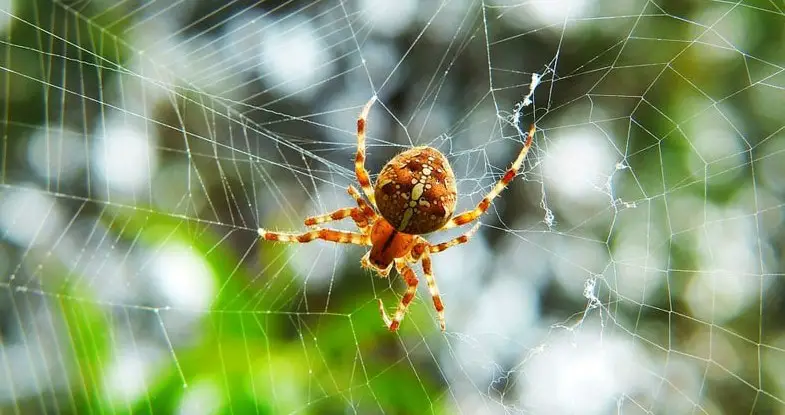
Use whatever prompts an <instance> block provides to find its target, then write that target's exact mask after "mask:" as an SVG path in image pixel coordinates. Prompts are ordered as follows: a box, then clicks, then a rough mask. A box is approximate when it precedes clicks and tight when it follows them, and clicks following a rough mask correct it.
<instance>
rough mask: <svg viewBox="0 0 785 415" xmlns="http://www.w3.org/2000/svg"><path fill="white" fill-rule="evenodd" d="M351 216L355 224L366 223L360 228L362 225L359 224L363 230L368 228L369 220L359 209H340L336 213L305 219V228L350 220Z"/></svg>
mask: <svg viewBox="0 0 785 415" xmlns="http://www.w3.org/2000/svg"><path fill="white" fill-rule="evenodd" d="M350 216H351V217H352V219H354V221H355V222H358V221H359V222H362V223H364V225H363V226H360V223H357V226H358V227H361V228H362V227H365V226H368V220H367V219H365V215H364V214H363V211H362V209H360V208H358V207H353V208H343V209H338V210H336V211H334V212H330V213H325V214H323V215H317V216H311V217H308V218H305V226H315V225H319V224H322V223H325V222H332V221H334V220H341V219H344V218H348V217H350Z"/></svg>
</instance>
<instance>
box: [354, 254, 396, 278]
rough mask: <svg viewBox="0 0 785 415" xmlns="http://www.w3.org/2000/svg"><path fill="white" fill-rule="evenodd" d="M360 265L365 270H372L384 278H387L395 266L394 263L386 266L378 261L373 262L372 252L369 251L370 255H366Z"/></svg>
mask: <svg viewBox="0 0 785 415" xmlns="http://www.w3.org/2000/svg"><path fill="white" fill-rule="evenodd" d="M360 264H361V265H362V267H363V268H370V269H372V270H374V271H376V273H377V274H379V275H380V276H382V277H386V276H387V275H389V274H390V271H391V270H392V265H393V264H392V261H390V262H388V263H386V264H385V263H383V262H380V261H379V260H378V259H374V260H371V252H370V251H368V253H366V254H365V256H363V257H362V259H361V260H360Z"/></svg>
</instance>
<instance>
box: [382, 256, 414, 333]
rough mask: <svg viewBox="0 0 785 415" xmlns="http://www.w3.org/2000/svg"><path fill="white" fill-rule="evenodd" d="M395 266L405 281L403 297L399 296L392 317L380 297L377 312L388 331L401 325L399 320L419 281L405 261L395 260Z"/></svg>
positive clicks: (401, 318)
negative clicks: (399, 300) (399, 299)
mask: <svg viewBox="0 0 785 415" xmlns="http://www.w3.org/2000/svg"><path fill="white" fill-rule="evenodd" d="M395 268H396V269H398V273H399V274H401V277H403V280H404V282H406V293H404V295H403V298H401V302H400V303H398V309H397V310H395V315H394V316H393V318H392V319H390V316H388V315H387V311H385V310H384V303H383V302H382V299H381V298H380V299H379V313H380V314H381V315H382V320H384V324H385V325H387V328H388V329H389V330H390V331H396V330H398V326H400V325H401V320H403V317H404V315H405V314H406V310H407V309H408V308H409V303H411V302H412V300H413V299H414V295H415V294H416V293H417V283H419V281H418V280H417V276H416V275H415V274H414V270H412V269H411V268H410V267H409V266H408V265H406V263H405V262H403V261H401V260H396V261H395Z"/></svg>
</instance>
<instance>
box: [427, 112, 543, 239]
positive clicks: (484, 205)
mask: <svg viewBox="0 0 785 415" xmlns="http://www.w3.org/2000/svg"><path fill="white" fill-rule="evenodd" d="M534 130H535V127H534V124H532V126H531V127H530V128H529V132H528V134H527V135H526V143H525V144H524V145H523V148H522V149H521V151H520V153H518V157H516V158H515V161H514V162H513V163H512V166H510V168H509V169H508V170H507V172H506V173H504V176H503V177H502V179H501V180H499V182H498V183H496V186H494V187H493V189H492V190H491V191H490V192H489V193H488V194H487V195H486V196H485V197H484V198H483V199H482V200H481V201H480V203H478V204H477V207H475V208H474V209H472V210H467V211H466V212H463V213H461V214H459V215H455V216H453V218H452V219H450V221H449V222H447V224H445V225H444V227H442V229H449V228H454V227H456V226H461V225H465V224H467V223H469V222H471V221H473V220H475V219H477V218H478V217H480V215H482V214H483V213H485V211H486V210H488V208H489V207H490V206H491V201H492V200H493V199H494V198H496V196H498V195H499V193H501V191H502V190H504V188H505V187H507V185H508V184H510V182H511V181H512V179H514V178H515V175H516V174H517V173H518V169H520V168H521V164H523V160H524V159H525V158H526V154H527V153H528V152H529V149H530V148H531V146H532V139H533V137H534Z"/></svg>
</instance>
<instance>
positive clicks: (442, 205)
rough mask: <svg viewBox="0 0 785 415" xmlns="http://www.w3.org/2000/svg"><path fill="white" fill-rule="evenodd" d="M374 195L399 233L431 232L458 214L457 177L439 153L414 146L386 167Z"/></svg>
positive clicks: (379, 207) (387, 218)
mask: <svg viewBox="0 0 785 415" xmlns="http://www.w3.org/2000/svg"><path fill="white" fill-rule="evenodd" d="M374 196H375V197H376V204H377V207H378V209H379V213H381V215H382V216H383V217H384V218H385V219H386V220H387V221H388V222H390V224H391V225H393V226H394V227H395V228H396V229H397V230H398V231H399V232H403V233H408V234H413V235H420V234H425V233H430V232H433V231H436V230H438V229H440V228H441V227H442V226H444V224H446V223H447V221H448V220H449V219H450V217H451V216H452V214H453V212H455V201H456V197H457V189H456V187H455V174H454V173H453V171H452V168H451V167H450V163H449V162H448V161H447V158H446V157H444V154H442V153H441V152H439V150H436V149H435V148H432V147H414V148H412V149H409V150H406V151H404V152H402V153H400V154H398V155H397V156H395V157H393V158H392V159H391V160H390V161H389V162H388V163H387V164H386V165H385V166H384V167H383V168H382V171H381V173H379V177H378V178H377V179H376V184H375V186H374Z"/></svg>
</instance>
